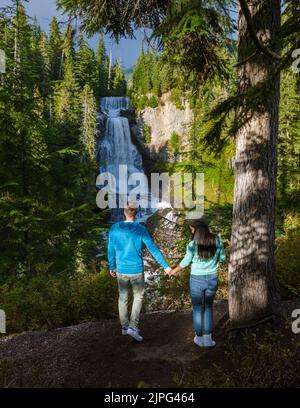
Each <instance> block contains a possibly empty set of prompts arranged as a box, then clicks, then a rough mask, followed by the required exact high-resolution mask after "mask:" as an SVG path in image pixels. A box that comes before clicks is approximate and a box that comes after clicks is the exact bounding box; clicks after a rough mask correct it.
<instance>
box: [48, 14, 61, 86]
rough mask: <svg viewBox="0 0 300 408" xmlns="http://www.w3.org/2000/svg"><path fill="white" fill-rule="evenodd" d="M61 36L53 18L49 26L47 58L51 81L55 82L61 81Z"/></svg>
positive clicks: (56, 22)
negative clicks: (49, 64) (48, 58)
mask: <svg viewBox="0 0 300 408" xmlns="http://www.w3.org/2000/svg"><path fill="white" fill-rule="evenodd" d="M62 45H63V40H62V35H61V32H60V29H59V25H58V21H57V19H56V17H53V19H52V21H51V24H50V34H49V48H50V51H49V54H50V55H49V57H50V61H51V75H50V79H51V81H57V80H59V79H61V72H62V69H61V64H62V52H63V49H62Z"/></svg>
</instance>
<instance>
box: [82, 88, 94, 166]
mask: <svg viewBox="0 0 300 408" xmlns="http://www.w3.org/2000/svg"><path fill="white" fill-rule="evenodd" d="M81 106H82V121H81V133H80V142H81V145H82V149H81V150H82V151H83V152H84V154H85V156H87V157H88V159H89V160H90V161H91V162H93V161H94V160H95V157H96V155H95V149H96V144H95V140H96V135H97V129H96V125H97V123H96V112H97V105H96V100H95V97H94V94H93V92H92V89H91V88H90V86H89V85H88V84H86V85H85V86H84V88H83V91H82V93H81Z"/></svg>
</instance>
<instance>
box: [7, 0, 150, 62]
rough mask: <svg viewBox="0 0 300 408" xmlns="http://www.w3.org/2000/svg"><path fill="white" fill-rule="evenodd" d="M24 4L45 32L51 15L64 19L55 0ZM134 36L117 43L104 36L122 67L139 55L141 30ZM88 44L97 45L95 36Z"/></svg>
mask: <svg viewBox="0 0 300 408" xmlns="http://www.w3.org/2000/svg"><path fill="white" fill-rule="evenodd" d="M24 4H25V7H26V9H27V13H28V15H29V16H31V17H34V16H36V17H37V20H38V22H39V24H40V26H41V27H42V29H43V30H44V31H46V32H48V29H49V24H50V21H51V19H52V17H53V16H57V18H58V19H59V21H65V20H66V16H62V15H61V14H60V13H59V12H58V11H57V10H56V2H55V0H29V2H28V3H24ZM8 5H10V1H9V0H0V7H5V6H8ZM136 37H137V39H136V40H124V39H122V40H121V41H120V43H119V44H116V42H115V41H112V40H111V39H110V37H109V36H106V37H105V43H106V48H107V51H108V52H110V51H111V52H112V55H113V57H114V58H120V59H121V62H122V66H123V67H124V68H131V67H132V66H133V65H134V63H135V61H136V59H137V58H138V56H139V53H140V49H141V42H142V39H143V32H142V30H141V31H138V32H137V33H136ZM89 44H90V46H91V47H93V48H94V49H95V48H96V45H97V36H94V37H92V38H90V39H89Z"/></svg>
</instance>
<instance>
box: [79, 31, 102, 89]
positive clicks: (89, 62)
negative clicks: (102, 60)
mask: <svg viewBox="0 0 300 408" xmlns="http://www.w3.org/2000/svg"><path fill="white" fill-rule="evenodd" d="M74 72H75V75H76V79H77V82H78V84H79V86H80V88H83V87H84V85H85V84H88V85H89V86H90V87H91V88H92V89H93V90H94V91H95V92H96V90H97V89H96V87H97V63H96V58H95V54H94V51H93V50H92V49H91V48H90V47H89V46H88V45H87V43H86V41H85V39H84V37H83V36H82V35H81V36H80V39H79V50H78V52H77V54H76V61H75V66H74Z"/></svg>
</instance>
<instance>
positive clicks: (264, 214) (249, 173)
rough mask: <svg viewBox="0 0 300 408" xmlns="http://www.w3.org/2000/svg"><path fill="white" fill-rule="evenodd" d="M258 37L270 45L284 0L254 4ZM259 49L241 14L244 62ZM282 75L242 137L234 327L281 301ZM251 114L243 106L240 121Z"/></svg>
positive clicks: (257, 60)
mask: <svg viewBox="0 0 300 408" xmlns="http://www.w3.org/2000/svg"><path fill="white" fill-rule="evenodd" d="M247 4H248V7H249V9H250V13H251V17H252V21H253V25H254V28H255V32H256V35H257V37H258V38H259V39H260V41H261V42H263V43H264V44H266V42H267V41H268V39H270V38H272V37H273V35H274V33H275V32H276V30H277V29H278V28H279V26H280V0H248V1H247ZM254 52H255V45H254V42H253V36H252V37H251V35H250V32H249V26H248V24H247V22H246V20H245V16H244V14H243V13H242V11H240V13H239V48H238V53H239V61H247V57H249V56H250V55H253V53H254ZM275 65H276V60H275V59H273V58H272V57H270V56H268V55H266V54H264V53H257V54H256V56H254V57H253V58H251V59H250V60H248V61H247V62H245V63H244V64H242V65H241V66H240V69H239V81H240V83H239V85H240V91H241V92H243V91H245V90H247V89H249V88H250V87H254V86H255V85H257V84H258V83H259V82H261V81H264V80H265V79H267V78H268V77H269V76H270V75H271V74H272V73H274V67H275ZM279 82H280V79H279V75H278V76H276V77H275V78H274V79H273V81H272V86H271V88H270V90H269V91H268V94H263V95H261V97H260V99H259V101H258V103H257V104H256V106H255V107H254V109H253V110H252V112H251V114H248V116H247V120H246V123H244V122H243V123H244V124H243V126H242V127H241V128H240V130H239V131H238V133H237V138H236V155H235V187H234V209H233V226H232V236H231V258H230V266H229V315H230V322H231V324H232V325H233V326H236V325H240V324H245V323H248V322H253V321H258V320H260V319H261V318H264V317H266V316H267V315H269V314H270V313H272V311H273V309H274V305H275V304H276V301H277V296H278V295H277V288H276V280H275V262H274V234H275V233H274V231H275V196H276V175H277V141H278V113H279V112H278V108H279V94H280V92H279ZM243 114H245V109H244V108H243V107H242V106H241V107H240V111H239V117H240V118H241V117H242V115H243Z"/></svg>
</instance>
